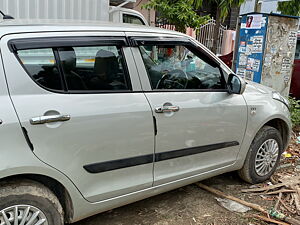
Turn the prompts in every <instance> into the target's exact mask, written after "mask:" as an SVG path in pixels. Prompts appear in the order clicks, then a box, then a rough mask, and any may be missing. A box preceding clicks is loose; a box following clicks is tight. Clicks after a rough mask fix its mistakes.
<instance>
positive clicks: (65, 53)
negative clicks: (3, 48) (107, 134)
mask: <svg viewBox="0 0 300 225" xmlns="http://www.w3.org/2000/svg"><path fill="white" fill-rule="evenodd" d="M54 51H57V52H58V54H57V55H58V58H59V59H56V58H55V57H54V55H55V54H54ZM18 56H19V58H20V60H21V62H22V63H23V65H24V67H25V68H26V70H27V72H28V73H29V75H30V76H31V77H32V78H33V80H35V81H36V82H37V83H38V84H39V85H41V86H43V87H45V88H47V89H51V90H60V91H61V90H63V82H62V81H64V82H65V86H66V87H65V89H67V90H68V91H82V92H86V91H92V92H97V91H114V90H116V91H118V90H130V89H131V87H130V82H129V80H128V77H127V74H126V71H125V68H124V63H125V61H124V58H123V56H122V52H121V48H120V47H116V46H92V47H91V46H88V47H62V48H53V49H51V48H48V49H31V50H19V51H18ZM58 62H59V63H58ZM58 65H59V66H58ZM60 68H61V69H60Z"/></svg>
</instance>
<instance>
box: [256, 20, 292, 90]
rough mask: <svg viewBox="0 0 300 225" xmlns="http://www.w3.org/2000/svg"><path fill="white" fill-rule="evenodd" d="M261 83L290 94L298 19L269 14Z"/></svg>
mask: <svg viewBox="0 0 300 225" xmlns="http://www.w3.org/2000/svg"><path fill="white" fill-rule="evenodd" d="M268 21H269V22H268V28H267V35H266V44H265V50H264V59H263V68H262V74H261V84H263V85H266V86H268V87H272V88H274V89H275V90H277V91H279V92H280V93H281V94H282V95H284V96H288V95H289V90H290V83H291V75H292V70H293V62H294V57H295V51H296V43H297V32H298V19H296V18H290V17H282V16H273V15H269V16H268Z"/></svg>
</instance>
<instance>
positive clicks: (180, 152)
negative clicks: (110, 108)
mask: <svg viewBox="0 0 300 225" xmlns="http://www.w3.org/2000/svg"><path fill="white" fill-rule="evenodd" d="M127 35H128V36H131V39H132V41H131V42H132V43H133V45H134V46H135V47H134V48H133V52H134V56H135V59H136V65H137V68H138V70H139V74H140V76H141V80H142V82H143V83H142V85H143V90H144V91H145V95H146V97H147V99H148V100H149V103H150V105H151V107H152V110H153V114H154V116H155V119H156V123H157V135H156V141H155V143H156V146H155V165H154V180H155V185H159V184H163V183H166V182H171V181H174V180H178V179H184V178H186V177H192V176H195V175H198V174H201V173H207V172H212V171H218V170H220V171H221V170H222V169H224V168H226V167H229V166H230V165H233V164H234V163H235V160H236V158H237V155H238V152H239V149H240V144H241V143H242V141H243V137H244V132H245V128H246V122H247V107H246V103H245V101H244V98H243V96H242V95H236V94H228V91H227V88H226V79H227V74H226V73H225V71H224V70H223V69H222V68H221V66H220V64H219V63H218V62H217V61H216V60H215V59H213V57H212V56H210V55H209V54H208V53H205V51H203V50H201V48H200V46H196V45H195V44H193V42H191V41H190V40H189V39H187V38H185V37H180V36H179V37H174V36H164V35H161V36H159V37H154V36H152V37H151V36H150V35H149V36H146V35H145V34H144V36H142V35H141V34H133V33H127ZM136 35H140V36H136ZM223 171H224V170H223Z"/></svg>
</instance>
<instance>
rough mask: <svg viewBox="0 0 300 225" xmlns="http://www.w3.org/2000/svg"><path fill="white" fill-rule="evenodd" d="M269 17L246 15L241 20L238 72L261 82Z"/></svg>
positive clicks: (249, 78) (248, 78) (246, 77)
mask: <svg viewBox="0 0 300 225" xmlns="http://www.w3.org/2000/svg"><path fill="white" fill-rule="evenodd" d="M267 24H268V17H267V16H266V15H264V14H249V15H244V16H243V17H242V20H241V28H240V37H239V40H238V41H239V43H238V49H237V50H238V52H237V63H236V74H238V75H240V76H242V77H244V78H245V79H247V80H252V81H254V82H257V83H260V82H261V72H262V63H263V55H264V48H265V42H266V41H265V40H266V31H267Z"/></svg>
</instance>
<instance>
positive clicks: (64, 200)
mask: <svg viewBox="0 0 300 225" xmlns="http://www.w3.org/2000/svg"><path fill="white" fill-rule="evenodd" d="M24 179H26V180H32V181H35V182H38V183H40V184H42V185H44V186H45V187H47V188H48V189H49V190H51V191H52V192H53V193H54V195H55V196H56V197H57V198H58V200H59V202H60V204H61V206H62V208H63V210H64V220H65V222H66V223H70V222H71V221H72V219H73V217H74V206H73V201H72V198H71V196H70V194H69V192H68V190H67V188H65V186H64V185H63V184H62V183H61V182H59V181H57V180H56V179H54V178H52V177H49V176H46V175H41V174H33V173H25V174H17V175H10V176H7V177H3V178H1V179H0V183H2V182H6V181H18V180H24Z"/></svg>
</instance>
